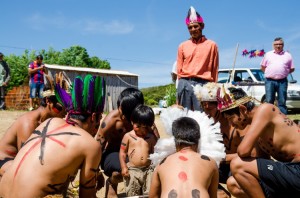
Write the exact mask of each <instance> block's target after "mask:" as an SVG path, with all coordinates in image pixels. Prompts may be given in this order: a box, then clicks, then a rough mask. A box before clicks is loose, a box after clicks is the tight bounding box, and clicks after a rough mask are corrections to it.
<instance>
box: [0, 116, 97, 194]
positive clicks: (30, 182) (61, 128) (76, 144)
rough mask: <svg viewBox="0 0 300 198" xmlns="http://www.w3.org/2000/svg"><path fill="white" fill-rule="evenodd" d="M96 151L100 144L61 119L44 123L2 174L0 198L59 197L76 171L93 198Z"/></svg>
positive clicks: (83, 190)
mask: <svg viewBox="0 0 300 198" xmlns="http://www.w3.org/2000/svg"><path fill="white" fill-rule="evenodd" d="M100 151H101V149H100V144H99V143H98V142H96V141H95V140H94V139H93V137H92V136H91V135H90V134H88V133H87V132H86V131H84V130H83V129H81V128H79V127H77V126H76V125H75V126H72V125H69V124H67V123H66V122H65V120H63V119H59V118H53V119H48V120H46V121H45V122H43V123H42V124H41V125H40V126H39V127H38V128H37V129H36V130H35V131H34V132H33V134H32V135H31V136H30V137H29V139H28V140H27V141H26V142H25V144H24V146H23V147H22V149H21V150H20V151H19V153H18V154H17V156H16V158H15V160H14V162H13V164H12V166H11V168H10V169H9V170H8V171H7V172H6V173H5V174H4V176H3V178H2V180H1V183H0V196H3V197H6V198H9V197H43V196H45V195H47V194H57V193H58V194H61V193H63V192H64V191H65V190H66V189H67V187H68V184H69V182H70V181H71V180H72V179H74V178H75V176H76V174H77V171H78V169H81V174H80V185H81V186H82V187H84V188H85V187H86V188H87V189H88V190H87V191H88V192H90V193H91V195H93V193H95V192H93V191H95V190H93V187H94V186H95V182H96V181H95V177H96V175H97V169H98V166H99V162H100V158H101V154H100ZM8 187H9V188H8ZM89 187H91V188H89ZM80 191H82V192H85V189H82V188H80ZM82 192H80V193H82ZM86 195H87V194H86Z"/></svg>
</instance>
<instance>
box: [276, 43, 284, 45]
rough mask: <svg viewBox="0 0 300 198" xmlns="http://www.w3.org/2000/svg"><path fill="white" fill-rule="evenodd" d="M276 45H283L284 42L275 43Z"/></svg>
mask: <svg viewBox="0 0 300 198" xmlns="http://www.w3.org/2000/svg"><path fill="white" fill-rule="evenodd" d="M274 45H283V43H275V44H274Z"/></svg>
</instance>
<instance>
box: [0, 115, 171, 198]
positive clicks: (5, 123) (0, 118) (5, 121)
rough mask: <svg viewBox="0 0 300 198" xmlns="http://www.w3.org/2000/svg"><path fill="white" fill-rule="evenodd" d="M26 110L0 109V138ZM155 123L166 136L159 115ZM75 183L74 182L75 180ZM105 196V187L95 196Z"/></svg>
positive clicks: (119, 192) (120, 194) (120, 193)
mask: <svg viewBox="0 0 300 198" xmlns="http://www.w3.org/2000/svg"><path fill="white" fill-rule="evenodd" d="M26 112H27V111H0V138H2V136H3V135H4V133H5V131H6V130H7V129H8V128H9V127H10V126H11V124H12V123H13V122H14V121H15V120H16V119H17V118H18V117H19V116H20V115H22V114H24V113H26ZM155 124H156V126H157V128H158V131H159V133H160V135H161V138H163V137H166V134H165V133H164V128H163V124H162V122H161V120H160V118H159V116H156V117H155ZM75 183H76V182H75ZM124 192H125V191H124V185H123V183H120V185H119V186H118V194H119V196H120V197H124ZM104 196H105V188H102V189H101V190H100V191H98V193H97V197H99V198H103V197H104Z"/></svg>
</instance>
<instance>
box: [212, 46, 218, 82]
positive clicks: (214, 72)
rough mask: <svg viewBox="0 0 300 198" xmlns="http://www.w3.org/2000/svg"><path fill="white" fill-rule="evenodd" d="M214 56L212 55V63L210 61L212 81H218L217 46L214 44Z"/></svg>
mask: <svg viewBox="0 0 300 198" xmlns="http://www.w3.org/2000/svg"><path fill="white" fill-rule="evenodd" d="M213 54H214V57H213V63H212V67H213V68H212V74H211V76H212V77H213V82H218V71H219V52H218V47H217V46H215V48H214V52H213Z"/></svg>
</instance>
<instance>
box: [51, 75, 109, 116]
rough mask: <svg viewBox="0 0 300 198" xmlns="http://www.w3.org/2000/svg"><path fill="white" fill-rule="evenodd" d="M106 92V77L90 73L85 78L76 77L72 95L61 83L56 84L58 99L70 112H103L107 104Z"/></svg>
mask: <svg viewBox="0 0 300 198" xmlns="http://www.w3.org/2000/svg"><path fill="white" fill-rule="evenodd" d="M105 93H106V85H105V80H104V78H102V77H100V76H92V75H90V74H88V75H86V76H85V78H84V79H83V78H82V77H81V76H77V77H76V78H75V79H74V82H73V85H72V89H71V95H70V94H68V92H67V91H66V90H65V89H63V88H61V86H60V85H59V83H56V85H55V94H56V98H57V100H58V101H59V102H60V103H61V104H62V105H63V106H64V107H65V108H66V110H67V111H68V112H69V113H70V114H91V113H102V112H103V109H104V104H105Z"/></svg>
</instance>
